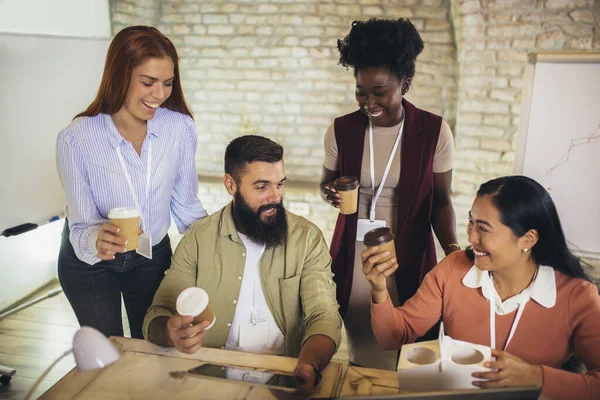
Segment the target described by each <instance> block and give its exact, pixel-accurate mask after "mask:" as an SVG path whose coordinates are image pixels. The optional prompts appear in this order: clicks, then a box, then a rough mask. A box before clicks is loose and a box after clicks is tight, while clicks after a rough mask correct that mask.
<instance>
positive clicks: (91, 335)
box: [73, 326, 119, 371]
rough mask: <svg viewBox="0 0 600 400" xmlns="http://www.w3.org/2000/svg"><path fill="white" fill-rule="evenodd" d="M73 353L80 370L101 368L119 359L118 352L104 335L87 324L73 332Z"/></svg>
mask: <svg viewBox="0 0 600 400" xmlns="http://www.w3.org/2000/svg"><path fill="white" fill-rule="evenodd" d="M73 355H74V356H75V362H76V363H77V368H79V369H80V370H82V371H89V370H92V369H96V368H103V367H105V366H107V365H109V364H112V363H114V362H115V361H117V360H118V359H119V352H118V351H117V349H115V346H113V344H112V343H111V342H110V341H109V340H108V339H107V338H106V336H104V335H103V334H102V333H100V332H99V331H98V330H96V329H94V328H91V327H89V326H82V327H81V329H80V330H78V331H77V333H75V337H74V338H73Z"/></svg>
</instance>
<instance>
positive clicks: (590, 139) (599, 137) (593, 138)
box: [546, 124, 600, 175]
mask: <svg viewBox="0 0 600 400" xmlns="http://www.w3.org/2000/svg"><path fill="white" fill-rule="evenodd" d="M596 142H600V124H598V126H597V127H596V130H595V131H594V132H592V133H590V134H589V135H588V136H586V137H582V138H575V139H572V140H571V143H570V145H569V148H568V149H567V151H566V152H565V154H563V155H562V157H561V158H560V159H559V160H558V162H557V163H556V164H554V166H553V167H552V168H550V169H549V170H547V171H546V175H551V174H552V171H554V170H555V169H556V168H558V167H560V166H561V165H563V164H566V163H567V162H568V161H569V157H570V156H571V150H573V149H574V148H575V147H577V146H582V145H585V144H592V143H596Z"/></svg>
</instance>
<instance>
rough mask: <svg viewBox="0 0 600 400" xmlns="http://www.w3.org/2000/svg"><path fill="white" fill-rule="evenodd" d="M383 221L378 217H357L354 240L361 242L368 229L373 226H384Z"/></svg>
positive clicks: (371, 228) (373, 227)
mask: <svg viewBox="0 0 600 400" xmlns="http://www.w3.org/2000/svg"><path fill="white" fill-rule="evenodd" d="M385 225H386V224H385V221H382V220H380V219H375V220H373V221H371V220H370V219H359V220H358V225H357V226H356V241H357V242H362V241H363V240H365V234H366V233H367V232H369V231H370V230H373V229H375V228H385Z"/></svg>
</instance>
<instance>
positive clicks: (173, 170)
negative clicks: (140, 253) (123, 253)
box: [56, 108, 207, 265]
mask: <svg viewBox="0 0 600 400" xmlns="http://www.w3.org/2000/svg"><path fill="white" fill-rule="evenodd" d="M197 141H198V137H197V135H196V128H195V126H194V122H193V120H192V119H191V118H190V117H189V116H187V115H184V114H181V113H177V112H174V111H170V110H168V109H166V108H159V109H158V110H157V111H156V114H155V116H154V118H152V119H151V120H149V121H148V126H147V134H146V138H145V139H144V142H143V144H142V151H141V156H139V155H138V154H137V153H136V152H135V150H134V148H133V146H132V145H131V143H129V142H127V141H125V139H123V137H122V136H121V135H120V134H119V131H118V130H117V128H116V127H115V125H114V123H113V121H112V119H111V117H110V115H107V114H99V115H97V116H95V117H80V118H76V119H74V120H73V121H72V122H71V123H70V124H69V126H67V127H66V128H65V129H64V130H62V131H61V132H60V133H59V135H58V139H57V144H56V162H57V168H58V174H59V177H60V180H61V183H62V187H63V190H64V191H65V194H66V196H67V208H66V214H67V218H68V220H69V228H70V229H71V234H70V240H71V244H72V245H73V249H74V250H75V254H76V255H77V257H78V258H79V259H80V260H81V261H83V262H85V263H87V264H90V265H93V264H96V263H98V262H100V261H101V260H100V259H99V258H98V257H96V254H97V249H96V239H97V237H98V232H100V227H101V224H103V223H107V222H108V212H109V211H110V210H111V209H112V208H115V207H135V200H134V198H133V196H132V195H131V191H130V189H129V185H128V183H127V178H126V177H125V174H124V172H123V169H122V168H121V164H120V163H119V157H118V155H117V151H116V149H117V147H120V149H121V153H122V155H123V159H124V161H125V164H126V166H127V170H128V172H129V175H130V176H131V181H132V183H133V186H134V188H135V192H136V196H137V198H138V202H139V204H140V208H141V209H142V216H143V218H144V222H145V224H146V231H147V232H149V233H150V234H151V235H152V245H155V244H157V243H159V242H160V241H161V240H162V239H163V238H164V237H165V235H166V234H167V231H168V229H169V226H170V224H171V215H172V216H173V219H174V220H175V223H176V225H177V228H178V229H179V231H180V232H181V233H183V232H184V231H185V230H187V228H188V227H189V226H190V225H191V224H192V223H193V222H194V221H196V220H198V219H200V218H204V217H205V216H206V215H207V213H206V211H205V210H204V208H203V207H202V203H201V202H200V199H199V198H198V178H197V175H196V164H195V154H196V146H197ZM150 142H152V152H151V153H152V165H151V177H150V187H149V191H148V201H146V171H147V166H148V145H149V143H150Z"/></svg>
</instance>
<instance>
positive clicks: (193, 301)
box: [177, 287, 208, 317]
mask: <svg viewBox="0 0 600 400" xmlns="http://www.w3.org/2000/svg"><path fill="white" fill-rule="evenodd" d="M207 305H208V293H206V292H205V291H204V289H200V288H198V287H190V288H187V289H185V290H184V291H183V292H181V293H180V294H179V296H178V297H177V313H178V314H179V315H190V316H192V317H195V316H197V315H200V314H201V313H202V311H204V309H205V308H206V306H207Z"/></svg>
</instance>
